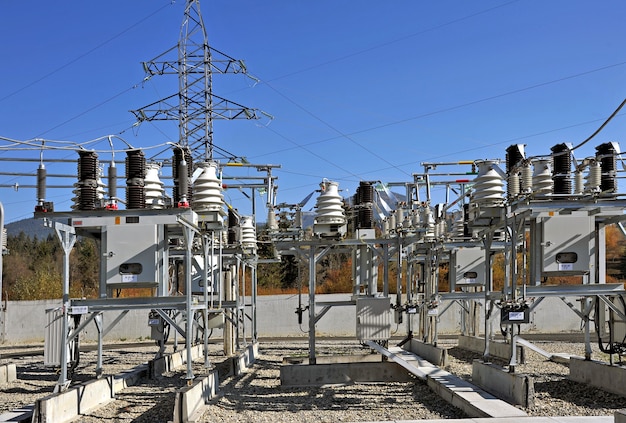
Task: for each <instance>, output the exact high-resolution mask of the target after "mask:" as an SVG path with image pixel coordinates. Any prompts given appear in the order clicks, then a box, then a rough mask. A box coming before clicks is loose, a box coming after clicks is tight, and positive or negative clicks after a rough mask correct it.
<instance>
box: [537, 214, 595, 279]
mask: <svg viewBox="0 0 626 423" xmlns="http://www.w3.org/2000/svg"><path fill="white" fill-rule="evenodd" d="M541 232H542V234H541V235H542V236H541V249H542V254H541V257H542V261H543V263H542V273H543V275H544V276H565V275H586V274H589V273H590V272H593V271H594V268H595V260H594V257H593V256H592V252H593V251H594V245H595V228H594V219H593V218H592V217H590V216H588V215H586V214H585V215H555V216H551V217H546V218H543V220H542V225H541Z"/></svg>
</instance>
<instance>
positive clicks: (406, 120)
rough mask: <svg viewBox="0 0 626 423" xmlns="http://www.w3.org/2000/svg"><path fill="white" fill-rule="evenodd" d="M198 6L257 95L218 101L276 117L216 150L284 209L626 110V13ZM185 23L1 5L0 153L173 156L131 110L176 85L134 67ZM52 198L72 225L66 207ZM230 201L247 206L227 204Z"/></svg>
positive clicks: (28, 168) (61, 7) (220, 88)
mask: <svg viewBox="0 0 626 423" xmlns="http://www.w3.org/2000/svg"><path fill="white" fill-rule="evenodd" d="M201 5H202V14H203V18H204V21H205V25H206V28H207V32H208V36H209V43H210V45H211V46H212V47H214V48H216V49H218V50H220V51H223V52H225V53H227V54H229V55H230V56H233V57H235V58H237V59H242V60H244V61H245V63H246V65H247V68H248V70H249V72H250V73H251V74H252V75H254V76H256V77H257V78H259V80H260V82H259V83H257V84H253V83H251V81H250V80H248V79H246V78H245V77H242V76H241V75H214V79H213V89H214V93H215V94H217V95H220V96H222V97H226V98H228V99H230V100H232V101H235V102H237V103H240V104H243V105H245V106H248V107H253V108H257V109H260V110H263V111H265V112H267V113H268V114H270V115H272V116H273V117H274V119H273V120H272V121H271V122H270V123H269V124H268V122H267V121H264V120H263V121H244V120H237V121H216V122H215V124H214V129H215V133H214V142H215V144H216V145H217V146H218V147H221V148H224V149H226V150H228V151H230V152H231V153H233V154H235V155H237V156H245V157H246V158H247V159H248V161H249V162H251V163H255V164H277V165H281V166H282V167H281V168H280V169H279V170H276V171H275V172H274V173H275V175H276V176H278V178H279V180H278V185H279V191H278V198H277V201H278V202H288V203H294V202H299V201H300V200H302V199H303V198H304V197H306V196H307V195H308V194H309V193H310V192H311V191H313V190H314V189H316V188H317V187H318V184H319V182H320V181H321V180H322V178H328V179H331V180H335V181H337V182H339V184H340V189H342V194H343V195H352V194H354V192H355V187H356V186H357V185H358V182H359V180H380V181H383V182H405V181H407V182H408V181H411V180H412V176H411V175H412V174H413V173H416V172H417V173H420V172H422V171H423V168H422V166H421V165H420V163H422V162H425V161H426V162H438V161H442V162H451V161H460V160H477V159H486V158H489V159H495V158H501V159H504V157H505V149H506V147H508V146H509V145H511V144H514V143H523V144H526V151H527V153H528V155H547V154H549V153H550V147H551V146H553V145H555V144H558V143H561V142H570V143H572V144H578V143H579V142H581V141H582V140H584V139H585V138H587V137H588V136H589V135H590V134H591V133H593V131H594V130H595V129H596V128H597V127H599V126H600V125H601V124H602V122H603V121H604V120H605V119H606V118H607V117H608V116H609V115H610V114H611V113H612V112H613V110H614V109H615V108H616V107H617V106H618V105H619V104H620V103H621V101H622V100H623V99H624V98H625V97H626V89H625V88H626V52H625V50H624V48H623V40H625V39H626V26H625V25H624V24H623V19H624V16H626V4H625V3H624V2H622V1H618V0H601V1H593V2H592V1H578V0H573V1H572V0H568V1H566V0H542V1H540V0H529V1H522V0H518V1H507V0H497V1H496V0H485V1H480V2H469V1H461V0H454V1H453V0H449V1H445V0H444V1H437V2H426V1H415V0H398V1H394V2H381V1H370V0H362V1H360V2H348V1H336V0H335V1H327V0H320V1H316V2H303V1H293V0H291V1H287V0H280V1H270V2H259V1H250V0H241V1H237V2H233V1H225V0H213V1H208V0H204V1H202V0H201ZM183 10H184V1H182V0H178V1H176V2H174V3H172V2H170V1H169V0H168V1H165V0H132V1H129V0H109V1H106V2H85V1H65V2H50V1H43V0H35V1H30V2H27V3H24V2H17V1H3V2H0V37H1V39H2V40H3V41H2V43H0V60H1V61H2V63H3V65H2V66H1V67H0V137H5V138H10V139H14V140H29V139H33V138H43V139H49V140H66V141H71V142H75V143H84V142H86V141H89V140H93V139H96V138H98V137H103V136H106V135H109V134H118V135H119V136H121V137H123V138H124V140H125V141H126V142H128V143H129V144H131V145H132V146H134V147H142V148H148V147H151V146H155V145H160V144H163V143H165V142H168V141H177V137H178V135H177V133H178V130H177V126H176V123H175V122H154V123H143V124H142V125H141V126H140V127H138V128H136V127H135V128H133V123H134V121H135V120H134V116H133V115H132V114H131V113H130V112H129V110H131V109H137V108H140V107H142V106H145V105H147V104H149V103H152V102H154V101H156V100H158V99H160V98H163V97H166V96H168V95H170V94H173V93H175V92H176V90H177V89H178V83H177V80H176V78H175V77H166V76H162V77H158V78H157V77H154V78H152V79H151V80H150V81H147V82H145V83H142V80H143V78H144V73H143V69H142V66H141V62H143V61H149V60H151V59H153V58H155V57H156V56H158V55H160V54H161V53H163V52H164V51H166V50H167V49H169V48H170V47H172V46H174V45H175V44H176V42H177V40H178V35H179V30H180V24H181V22H182V16H183ZM624 126H625V120H624V112H622V113H620V114H619V115H618V116H616V117H615V119H613V120H612V121H611V123H610V124H609V125H608V126H607V127H606V128H605V129H604V130H603V131H602V132H601V133H600V134H599V135H598V136H596V137H595V138H594V139H593V140H592V141H591V142H589V143H588V144H587V145H585V147H583V148H581V149H580V150H577V151H576V153H575V154H576V157H577V158H583V157H585V156H590V155H593V154H594V152H595V149H594V147H595V146H596V145H599V144H601V143H604V142H607V141H618V142H619V141H622V140H621V138H622V136H623V134H624V129H625V128H624ZM3 143H4V142H3V141H0V145H3ZM107 146H108V142H104V141H103V142H102V143H100V144H98V145H96V146H95V147H94V148H102V149H106V147H107ZM119 147H120V148H122V146H121V145H120V146H119ZM623 148H624V147H623ZM148 155H149V154H148ZM1 157H20V158H21V157H39V152H38V151H5V152H0V158H1ZM47 157H62V158H75V157H77V155H75V154H74V153H73V152H72V151H65V152H62V153H59V152H54V153H52V152H50V153H48V152H45V153H44V161H45V158H47ZM107 160H109V157H108V156H106V155H102V156H101V161H102V162H106V161H107ZM1 163H2V167H3V168H4V171H18V170H19V171H21V172H32V173H34V172H35V171H36V168H37V163H33V162H28V163H23V162H22V163H12V162H10V161H9V162H1ZM46 167H47V169H48V172H49V173H75V172H76V167H75V165H74V164H71V165H66V164H60V163H47V164H46ZM249 174H250V175H256V173H255V172H254V171H250V172H249ZM63 182H65V183H68V181H67V180H66V181H63ZM69 182H71V183H73V182H74V181H69ZM16 183H17V184H19V185H22V186H25V185H29V184H34V183H35V179H34V178H32V177H25V176H5V175H0V184H4V185H14V184H16ZM49 183H50V184H58V183H61V181H53V180H50V178H49ZM120 194H122V193H120ZM47 196H48V199H49V200H51V201H54V202H55V208H56V210H69V208H70V205H71V201H70V199H71V193H70V192H68V191H67V190H55V189H49V190H48V193H47ZM227 200H228V201H229V202H231V203H232V204H233V205H235V206H236V207H240V208H241V209H243V210H245V209H246V208H247V207H248V206H247V205H246V204H248V201H247V200H246V199H245V197H244V195H243V194H241V193H240V192H238V191H231V190H229V191H228V192H227ZM263 201H264V200H263V199H259V200H258V203H257V204H261V203H262V202H263ZM0 202H2V204H3V206H4V209H5V221H6V222H11V221H15V220H19V219H22V218H26V217H30V216H31V215H32V210H33V208H34V205H35V204H36V192H35V190H34V189H28V188H20V189H19V190H18V191H15V190H14V189H13V188H6V187H3V188H0ZM312 206H313V201H311V203H309V205H308V207H312ZM260 220H264V219H263V218H261V219H260Z"/></svg>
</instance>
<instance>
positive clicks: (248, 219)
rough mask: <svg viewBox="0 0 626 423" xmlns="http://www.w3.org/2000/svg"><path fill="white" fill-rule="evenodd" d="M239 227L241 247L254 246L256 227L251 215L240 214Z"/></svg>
mask: <svg viewBox="0 0 626 423" xmlns="http://www.w3.org/2000/svg"><path fill="white" fill-rule="evenodd" d="M239 227H240V229H241V246H242V247H243V248H256V228H255V227H254V218H253V217H252V216H241V219H240V221H239Z"/></svg>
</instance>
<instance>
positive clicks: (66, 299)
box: [46, 221, 76, 392]
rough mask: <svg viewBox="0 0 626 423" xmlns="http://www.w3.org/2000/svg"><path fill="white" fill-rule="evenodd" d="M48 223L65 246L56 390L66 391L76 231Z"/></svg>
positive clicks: (70, 227)
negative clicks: (71, 263)
mask: <svg viewBox="0 0 626 423" xmlns="http://www.w3.org/2000/svg"><path fill="white" fill-rule="evenodd" d="M46 224H47V225H51V226H52V227H53V228H54V231H55V233H56V235H57V238H58V239H59V242H60V243H61V247H62V248H63V306H62V310H63V317H62V318H63V324H62V329H61V330H62V333H61V343H60V346H61V354H60V357H61V373H60V375H59V380H58V381H57V384H56V386H55V389H54V390H55V392H62V391H65V390H66V389H67V388H68V387H69V384H70V381H69V379H68V374H67V371H68V369H67V363H68V361H69V357H68V355H67V354H68V351H67V346H68V345H69V342H70V339H72V338H70V337H69V318H70V316H69V308H70V305H71V303H70V253H71V252H72V248H73V247H74V244H75V243H76V232H75V231H74V227H73V226H69V225H66V224H63V223H59V222H54V223H53V222H50V221H46Z"/></svg>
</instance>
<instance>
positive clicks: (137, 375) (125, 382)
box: [113, 364, 149, 394]
mask: <svg viewBox="0 0 626 423" xmlns="http://www.w3.org/2000/svg"><path fill="white" fill-rule="evenodd" d="M148 367H149V366H148V365H147V364H142V365H139V366H137V367H135V368H133V369H131V370H128V371H126V372H122V373H119V374H117V375H114V376H113V394H117V393H118V392H120V391H121V390H123V389H126V388H128V387H129V386H133V385H136V384H137V382H138V381H139V380H140V379H141V378H143V377H148V374H149V373H148Z"/></svg>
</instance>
